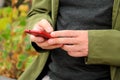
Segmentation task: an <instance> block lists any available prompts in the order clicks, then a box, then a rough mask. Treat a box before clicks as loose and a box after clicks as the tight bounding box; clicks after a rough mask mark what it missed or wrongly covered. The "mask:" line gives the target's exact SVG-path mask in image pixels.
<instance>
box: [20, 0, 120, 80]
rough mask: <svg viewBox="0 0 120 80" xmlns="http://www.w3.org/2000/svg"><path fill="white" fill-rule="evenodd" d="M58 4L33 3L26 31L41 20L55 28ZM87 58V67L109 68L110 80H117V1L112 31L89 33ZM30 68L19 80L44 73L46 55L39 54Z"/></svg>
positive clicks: (119, 13)
mask: <svg viewBox="0 0 120 80" xmlns="http://www.w3.org/2000/svg"><path fill="white" fill-rule="evenodd" d="M58 6H59V0H33V2H32V8H31V10H30V12H29V14H28V28H29V29H32V27H33V25H34V24H35V23H36V22H38V21H40V20H41V19H46V20H48V21H49V22H50V23H51V25H52V26H53V28H54V25H55V23H56V18H57V12H58ZM88 39H89V44H88V53H89V54H88V57H87V58H86V64H106V65H110V72H111V80H120V0H114V4H113V11H112V29H109V30H88ZM38 51H39V52H40V54H39V55H38V56H37V58H36V59H35V60H34V61H33V62H32V64H31V65H30V66H29V67H28V68H27V69H26V70H25V71H24V72H23V73H22V74H21V76H20V77H19V79H18V80H36V78H37V77H38V76H39V75H42V74H41V73H42V72H43V71H44V70H43V69H44V67H45V65H46V62H47V60H48V56H49V51H40V50H38Z"/></svg>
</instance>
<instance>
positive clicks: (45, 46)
mask: <svg viewBox="0 0 120 80" xmlns="http://www.w3.org/2000/svg"><path fill="white" fill-rule="evenodd" d="M36 44H37V45H38V46H39V47H41V48H42V49H55V48H60V47H61V46H62V45H60V44H56V45H48V44H47V43H46V42H44V43H42V44H41V43H36Z"/></svg>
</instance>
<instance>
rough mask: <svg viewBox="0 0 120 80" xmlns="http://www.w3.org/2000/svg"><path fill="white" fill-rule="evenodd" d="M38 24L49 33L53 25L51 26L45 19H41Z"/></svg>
mask: <svg viewBox="0 0 120 80" xmlns="http://www.w3.org/2000/svg"><path fill="white" fill-rule="evenodd" d="M38 25H39V26H40V27H42V28H43V29H44V30H45V31H46V32H48V33H51V32H53V27H52V26H51V24H50V23H49V22H48V21H47V20H46V19H42V20H41V21H40V22H39V23H38Z"/></svg>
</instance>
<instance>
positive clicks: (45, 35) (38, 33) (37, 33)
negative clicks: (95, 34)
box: [25, 30, 52, 39]
mask: <svg viewBox="0 0 120 80" xmlns="http://www.w3.org/2000/svg"><path fill="white" fill-rule="evenodd" d="M25 33H27V34H31V35H34V36H36V37H43V38H45V39H49V38H52V37H51V35H50V34H49V33H47V32H45V31H36V30H25Z"/></svg>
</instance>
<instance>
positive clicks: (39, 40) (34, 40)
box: [30, 35, 45, 43]
mask: <svg viewBox="0 0 120 80" xmlns="http://www.w3.org/2000/svg"><path fill="white" fill-rule="evenodd" d="M30 40H31V41H32V42H36V43H41V42H43V41H45V39H44V38H43V37H35V36H33V35H30Z"/></svg>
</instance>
